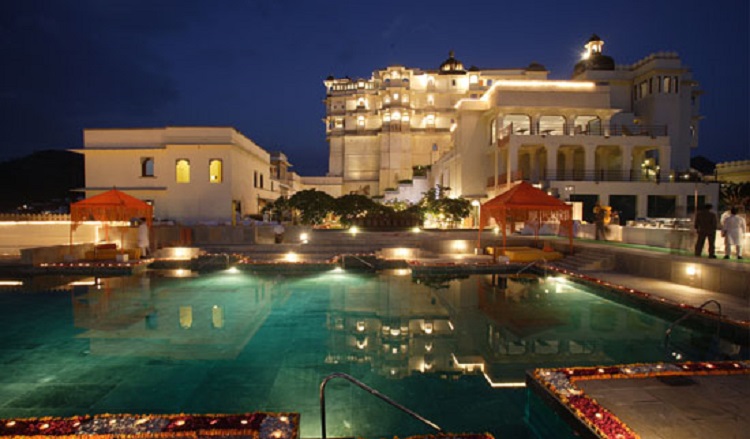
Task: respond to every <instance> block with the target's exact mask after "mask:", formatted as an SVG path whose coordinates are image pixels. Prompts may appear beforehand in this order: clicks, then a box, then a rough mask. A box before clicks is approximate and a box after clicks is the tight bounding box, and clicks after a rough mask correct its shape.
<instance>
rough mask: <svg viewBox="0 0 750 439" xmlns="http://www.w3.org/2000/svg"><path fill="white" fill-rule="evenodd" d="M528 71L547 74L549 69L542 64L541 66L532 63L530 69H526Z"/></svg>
mask: <svg viewBox="0 0 750 439" xmlns="http://www.w3.org/2000/svg"><path fill="white" fill-rule="evenodd" d="M526 70H528V71H530V72H546V71H547V68H546V67H544V66H543V65H542V64H539V63H538V62H532V63H531V64H529V66H528V67H526Z"/></svg>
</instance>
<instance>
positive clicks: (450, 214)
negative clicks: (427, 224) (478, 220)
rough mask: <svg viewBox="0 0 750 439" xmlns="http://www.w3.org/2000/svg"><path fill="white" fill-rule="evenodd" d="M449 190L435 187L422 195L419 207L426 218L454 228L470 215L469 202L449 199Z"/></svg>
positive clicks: (444, 187) (459, 198) (460, 198)
mask: <svg viewBox="0 0 750 439" xmlns="http://www.w3.org/2000/svg"><path fill="white" fill-rule="evenodd" d="M450 190H451V189H450V188H449V187H446V186H441V185H437V186H436V187H434V188H430V190H428V191H427V192H425V193H424V196H423V197H422V200H420V202H419V206H420V207H421V208H422V210H423V212H424V214H425V215H427V216H432V217H433V218H434V219H435V220H436V222H438V223H440V224H445V225H448V226H455V225H456V224H457V223H459V222H460V221H461V220H463V219H464V218H466V217H467V216H469V215H471V202H470V201H469V200H467V199H465V198H463V197H458V198H449V197H448V193H449V192H450Z"/></svg>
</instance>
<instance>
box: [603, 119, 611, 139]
mask: <svg viewBox="0 0 750 439" xmlns="http://www.w3.org/2000/svg"><path fill="white" fill-rule="evenodd" d="M601 119H602V132H603V133H604V135H605V136H609V122H610V120H611V118H609V117H602V118H601Z"/></svg>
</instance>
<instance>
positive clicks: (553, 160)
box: [546, 143, 560, 181]
mask: <svg viewBox="0 0 750 439" xmlns="http://www.w3.org/2000/svg"><path fill="white" fill-rule="evenodd" d="M546 149H547V171H546V174H547V175H546V180H547V181H550V180H553V181H554V180H557V152H558V150H559V149H560V144H559V143H552V144H549V143H548V144H547V145H546Z"/></svg>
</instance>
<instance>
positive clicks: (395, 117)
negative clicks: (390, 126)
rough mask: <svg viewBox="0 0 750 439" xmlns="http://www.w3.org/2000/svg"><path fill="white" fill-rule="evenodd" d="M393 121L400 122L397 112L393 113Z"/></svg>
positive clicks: (399, 115)
mask: <svg viewBox="0 0 750 439" xmlns="http://www.w3.org/2000/svg"><path fill="white" fill-rule="evenodd" d="M393 120H401V113H399V112H398V111H394V112H393Z"/></svg>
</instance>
